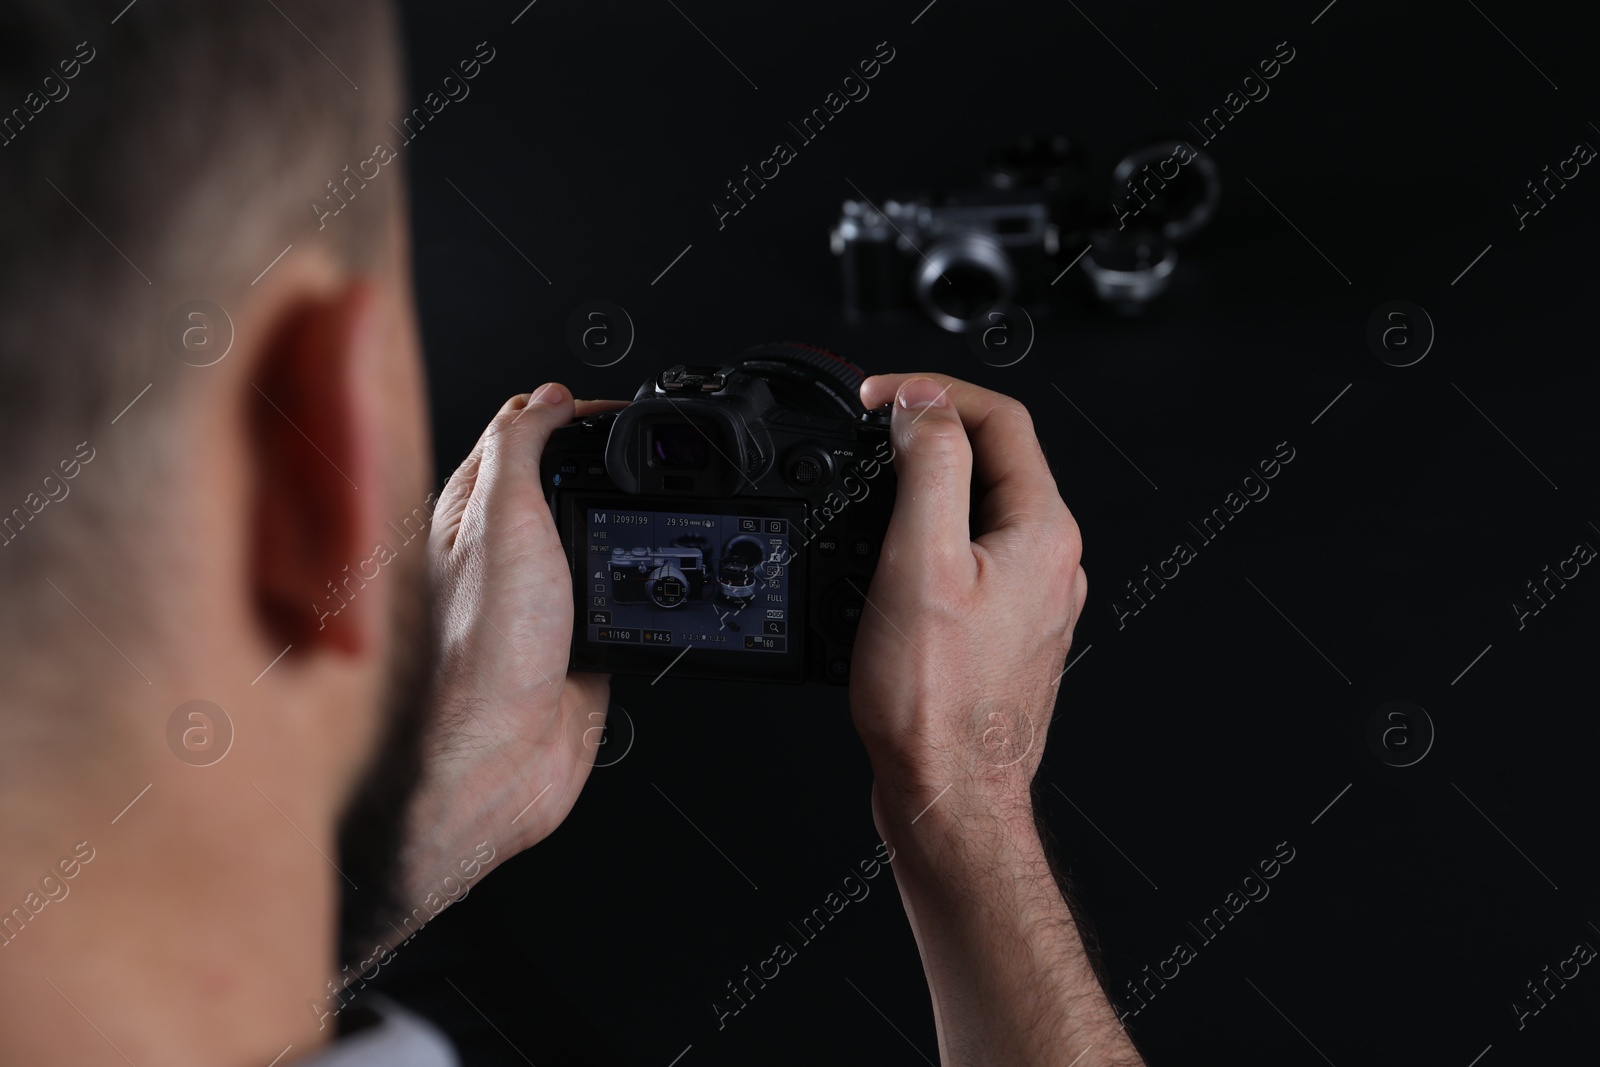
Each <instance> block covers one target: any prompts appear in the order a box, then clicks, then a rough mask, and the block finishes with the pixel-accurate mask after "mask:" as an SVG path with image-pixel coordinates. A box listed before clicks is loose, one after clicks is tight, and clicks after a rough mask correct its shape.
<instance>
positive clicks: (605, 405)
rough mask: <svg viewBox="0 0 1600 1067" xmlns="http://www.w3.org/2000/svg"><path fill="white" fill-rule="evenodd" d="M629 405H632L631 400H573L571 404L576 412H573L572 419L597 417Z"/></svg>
mask: <svg viewBox="0 0 1600 1067" xmlns="http://www.w3.org/2000/svg"><path fill="white" fill-rule="evenodd" d="M631 403H633V401H631V400H575V401H573V404H574V406H575V407H576V408H577V410H576V411H574V412H573V418H577V419H581V418H583V417H584V416H585V415H598V414H600V413H601V412H603V411H616V410H617V409H618V408H625V407H627V406H628V405H629V404H631Z"/></svg>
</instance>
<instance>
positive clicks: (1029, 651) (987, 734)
mask: <svg viewBox="0 0 1600 1067" xmlns="http://www.w3.org/2000/svg"><path fill="white" fill-rule="evenodd" d="M891 399H892V400H893V401H894V415H893V421H892V434H893V442H894V449H895V456H894V467H895V475H896V479H897V482H898V485H897V488H896V497H895V506H894V516H893V518H892V519H891V521H890V523H889V529H888V533H887V535H886V536H885V537H884V542H883V551H882V553H881V554H880V557H879V558H880V562H879V564H878V569H877V574H876V576H875V577H874V578H873V580H872V587H871V589H870V590H869V591H868V593H867V597H868V604H867V606H866V607H865V608H864V609H863V611H862V619H861V626H860V629H859V631H858V633H857V636H856V643H855V651H854V655H853V659H854V663H855V669H854V670H853V671H852V674H851V684H850V706H851V711H852V713H853V715H854V717H855V722H856V727H857V729H858V730H859V731H860V733H861V737H862V740H863V741H865V742H866V746H867V750H868V753H869V754H870V756H871V759H872V764H873V769H874V774H875V777H876V779H877V790H876V794H877V795H876V801H875V805H874V806H875V808H876V809H877V811H876V812H875V814H877V815H878V818H879V830H880V831H884V832H887V831H888V830H889V829H890V828H891V826H893V825H905V823H906V821H909V820H910V819H912V818H914V817H915V816H916V815H917V814H918V813H919V812H920V811H921V810H922V808H923V807H924V806H925V805H927V804H929V803H930V802H932V801H933V799H934V797H935V796H936V795H938V794H939V793H940V791H941V790H944V789H945V787H947V786H948V787H949V791H950V794H954V796H951V795H945V796H943V797H941V798H940V800H939V803H940V804H943V803H945V802H946V801H951V803H952V806H957V805H961V806H977V807H981V808H985V809H999V810H1001V811H1004V812H1006V813H1013V812H1016V813H1022V812H1031V808H1030V807H1029V791H1030V785H1031V783H1032V781H1033V776H1034V773H1035V772H1036V771H1037V770H1038V768H1039V758H1040V755H1041V754H1042V753H1043V751H1044V740H1045V730H1046V728H1047V727H1048V726H1049V722H1050V714H1051V711H1052V709H1053V707H1054V705H1055V698H1056V692H1057V682H1058V680H1059V678H1060V674H1061V669H1062V663H1063V661H1064V658H1065V656H1066V654H1067V648H1068V646H1069V645H1070V644H1071V642H1072V627H1073V624H1074V623H1075V622H1076V621H1077V617H1078V613H1079V611H1080V610H1081V609H1082V607H1083V601H1084V597H1085V596H1086V595H1087V593H1088V580H1087V579H1086V578H1085V577H1084V573H1083V571H1082V569H1081V568H1080V567H1079V566H1078V558H1079V555H1080V554H1081V552H1082V542H1081V541H1080V539H1079V537H1078V524H1077V523H1076V522H1075V521H1074V520H1073V518H1072V513H1071V512H1069V511H1068V510H1067V506H1066V505H1065V504H1064V503H1062V500H1061V495H1060V494H1059V493H1058V492H1057V491H1056V484H1055V479H1054V477H1053V476H1052V475H1051V473H1050V468H1049V466H1048V465H1047V464H1046V463H1045V458H1044V454H1043V453H1042V452H1041V451H1040V449H1039V440H1038V438H1037V437H1036V436H1035V435H1034V431H1033V420H1032V418H1030V417H1029V415H1028V411H1027V409H1026V408H1024V407H1023V406H1022V405H1021V404H1020V403H1018V402H1017V401H1015V400H1013V399H1011V398H1010V397H1007V396H1002V395H1001V394H999V393H994V392H990V391H989V390H987V389H980V388H979V387H977V386H975V385H971V384H969V383H967V382H963V381H958V380H956V379H953V378H948V377H944V376H941V375H928V376H921V375H913V374H892V375H879V376H876V377H872V378H868V379H867V380H866V381H865V382H864V383H863V384H862V386H861V400H862V403H863V404H865V405H866V406H867V407H868V408H873V407H878V406H880V405H882V404H884V403H885V402H887V401H889V400H891ZM969 437H970V441H969ZM974 475H976V482H977V488H978V490H979V493H981V495H978V494H974V493H972V492H971V486H972V483H973V476H974ZM969 499H970V500H971V501H972V502H973V504H974V505H975V507H976V511H975V513H974V514H971V515H970V516H969V513H968V512H969ZM902 816H903V819H902V818H901V817H902ZM885 820H887V821H888V823H889V824H890V826H885V825H884V822H885Z"/></svg>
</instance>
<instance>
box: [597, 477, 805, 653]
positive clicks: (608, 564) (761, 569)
mask: <svg viewBox="0 0 1600 1067" xmlns="http://www.w3.org/2000/svg"><path fill="white" fill-rule="evenodd" d="M730 505H731V506H733V507H737V506H738V505H737V504H736V503H733V502H730ZM752 510H755V511H764V512H768V514H747V515H740V514H708V513H705V512H697V511H678V510H671V511H665V510H652V509H645V508H635V507H622V508H613V507H604V506H597V505H595V504H586V505H585V506H584V507H583V508H582V509H581V514H582V515H583V522H584V529H585V538H586V541H587V549H586V557H585V558H586V559H587V567H586V569H585V571H584V572H583V573H585V574H586V576H587V580H586V581H584V582H583V584H582V586H581V588H582V589H583V590H584V592H585V593H586V598H585V599H580V601H579V604H580V605H586V607H584V609H583V617H584V620H585V623H584V625H585V635H586V637H587V639H588V642H589V643H590V644H591V645H599V646H632V647H634V648H642V647H650V646H655V647H657V648H686V647H689V646H694V647H697V648H704V649H706V650H707V651H728V652H740V653H750V654H751V655H754V656H760V655H763V654H770V653H780V654H781V653H787V652H789V651H790V650H791V646H790V641H791V640H795V639H796V635H794V634H792V633H791V632H790V630H789V627H790V624H791V621H792V616H791V611H792V610H793V607H794V605H793V603H792V601H793V596H792V595H791V592H792V590H791V580H792V577H793V571H794V563H795V561H794V560H793V559H791V556H790V551H791V550H790V540H789V539H790V534H791V532H792V531H791V530H790V521H791V520H789V519H787V518H778V517H775V516H773V515H771V514H770V512H771V511H772V510H773V509H772V508H771V507H760V506H756V507H754V508H752Z"/></svg>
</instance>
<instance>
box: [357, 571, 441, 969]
mask: <svg viewBox="0 0 1600 1067" xmlns="http://www.w3.org/2000/svg"><path fill="white" fill-rule="evenodd" d="M419 551H420V549H419ZM407 562H410V561H407ZM392 577H393V578H394V579H395V580H396V581H397V582H398V584H399V588H398V590H397V593H396V598H395V609H394V615H393V621H392V623H391V630H390V653H389V662H388V665H387V667H388V671H387V673H388V679H387V683H386V691H385V692H384V694H383V709H384V712H385V714H384V722H383V724H382V727H381V729H382V731H383V735H382V737H381V738H380V739H379V743H378V746H377V748H376V749H375V751H374V752H373V754H372V759H371V762H370V763H369V764H368V766H367V769H366V771H365V772H364V774H363V775H362V778H361V781H360V782H359V784H358V785H357V787H356V789H355V792H354V793H353V794H352V795H351V797H350V801H349V803H348V804H347V805H346V806H345V810H344V813H343V815H342V816H341V817H340V820H339V867H340V869H341V870H342V871H343V872H344V874H345V876H346V877H345V878H344V879H341V880H340V882H339V888H340V903H339V960H340V962H341V963H345V964H350V965H352V966H354V965H356V964H357V963H358V962H359V961H360V960H363V959H366V958H368V957H370V956H372V955H373V950H374V949H375V948H376V947H377V946H378V945H379V944H380V943H382V942H386V941H388V940H390V935H391V931H390V929H389V928H388V925H387V920H389V919H390V918H391V917H392V916H395V915H397V914H399V913H400V912H401V910H402V908H403V905H402V902H401V899H400V897H401V891H402V886H401V884H400V880H401V875H402V872H401V869H400V857H401V849H402V848H403V846H404V844H405V840H404V839H405V833H406V827H407V812H408V811H409V808H410V802H411V799H412V796H413V795H414V794H415V792H416V789H417V785H418V783H419V782H420V780H421V777H422V739H423V735H424V731H425V728H426V726H427V720H428V713H429V708H430V705H431V702H432V687H433V675H434V671H433V666H434V648H435V642H434V621H433V596H432V586H431V584H430V583H429V581H428V574H427V567H426V563H425V561H422V560H419V561H418V563H414V564H413V565H412V566H410V567H409V568H406V569H404V570H397V572H396V573H395V574H393V575H392ZM352 882H354V884H355V885H356V886H358V887H359V888H358V889H351V883H352Z"/></svg>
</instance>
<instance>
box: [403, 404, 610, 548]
mask: <svg viewBox="0 0 1600 1067" xmlns="http://www.w3.org/2000/svg"><path fill="white" fill-rule="evenodd" d="M588 403H591V404H592V403H604V402H603V401H601V402H597V401H589V402H588ZM574 412H575V405H574V403H573V399H572V394H571V393H570V392H568V390H567V388H566V387H565V386H563V385H560V384H559V383H556V382H547V383H546V384H544V385H541V386H540V387H539V388H538V389H536V390H534V391H533V392H532V393H521V394H519V395H517V396H514V397H512V398H511V399H510V400H507V401H506V402H505V403H504V404H503V405H501V407H500V410H499V412H497V413H496V414H495V417H494V418H493V419H491V420H490V421H489V425H488V426H487V427H485V428H484V431H483V433H482V435H480V436H479V438H478V442H477V444H475V445H473V446H472V451H471V452H469V453H468V454H467V458H466V459H465V460H463V461H462V462H461V466H459V467H457V468H456V472H455V473H454V474H452V475H451V476H450V480H449V481H448V482H446V483H445V487H444V491H443V492H441V493H440V494H439V503H438V504H437V506H436V507H435V508H434V524H433V525H434V540H433V542H432V543H433V544H434V545H436V546H438V550H440V551H448V550H449V549H450V547H451V546H452V545H453V544H454V542H455V538H456V535H457V533H458V531H459V529H460V527H461V524H462V521H463V519H464V518H465V517H466V514H467V509H468V504H469V503H470V502H471V501H472V500H473V499H474V498H477V499H479V500H480V501H485V499H486V498H491V497H499V496H501V495H502V493H503V492H504V491H505V490H512V491H515V490H516V489H518V488H522V489H524V490H525V492H527V493H531V494H532V495H533V497H534V498H539V493H540V486H539V457H540V455H541V454H542V453H543V452H544V446H545V443H546V442H548V441H549V440H550V434H551V433H552V432H553V431H554V430H555V428H556V427H558V426H563V425H565V424H566V423H569V422H571V421H572V419H573V418H574ZM540 499H542V498H540Z"/></svg>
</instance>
